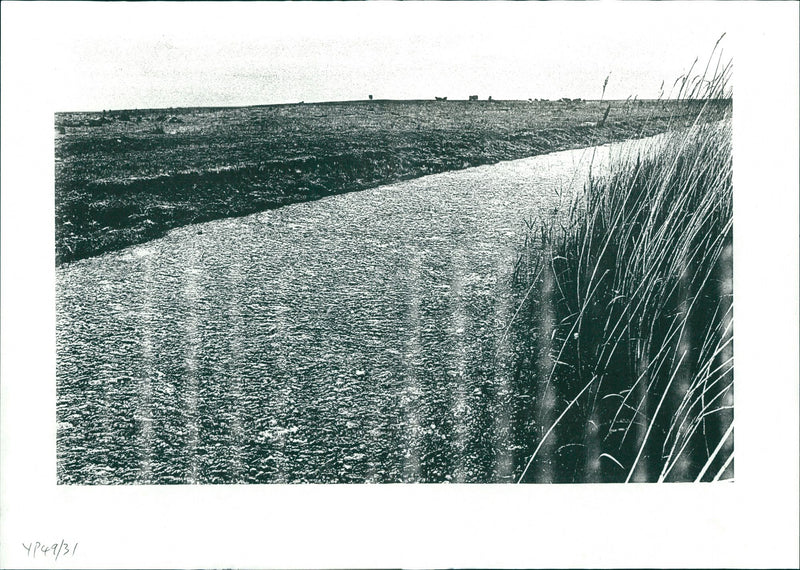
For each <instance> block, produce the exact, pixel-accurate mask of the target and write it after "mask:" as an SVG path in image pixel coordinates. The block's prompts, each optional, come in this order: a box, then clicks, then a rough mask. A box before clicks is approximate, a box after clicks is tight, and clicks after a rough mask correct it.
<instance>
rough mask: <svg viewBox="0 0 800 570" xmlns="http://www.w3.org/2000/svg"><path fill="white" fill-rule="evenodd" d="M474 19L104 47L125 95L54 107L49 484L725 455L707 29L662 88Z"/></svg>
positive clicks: (705, 471) (725, 144) (718, 189)
mask: <svg viewBox="0 0 800 570" xmlns="http://www.w3.org/2000/svg"><path fill="white" fill-rule="evenodd" d="M509 28H510V31H518V30H517V29H515V27H509ZM490 31H492V30H490ZM507 31H509V30H507ZM717 34H718V37H716V38H715V37H714V36H715V35H717ZM434 39H435V42H434V41H433V40H434ZM470 39H471V38H466V37H464V36H463V35H462V34H460V33H458V32H455V33H453V32H445V33H437V34H436V35H435V36H434V38H431V37H430V36H422V37H421V38H420V39H419V40H418V41H417V42H415V45H414V46H412V47H410V49H409V47H407V39H406V38H393V37H380V38H376V37H374V36H373V35H372V34H370V33H369V30H366V31H365V32H364V33H363V34H360V37H359V35H353V34H349V33H348V35H347V36H344V37H343V36H341V35H340V34H338V33H336V32H334V33H329V34H328V35H327V36H326V37H319V36H315V37H313V38H303V37H302V36H301V37H298V36H296V35H294V34H292V35H288V34H287V35H281V36H279V37H277V38H274V37H266V38H264V39H263V40H252V41H250V42H248V41H246V40H242V41H241V44H240V45H236V44H233V45H225V44H219V43H211V42H209V43H205V45H203V46H200V47H199V48H197V49H196V50H193V51H192V52H190V53H188V54H187V51H188V46H186V45H185V44H183V43H181V41H180V38H176V39H174V40H170V39H169V38H165V39H159V40H158V41H157V42H153V43H145V44H144V45H136V46H132V45H129V44H125V43H121V42H119V43H117V42H114V43H112V44H111V47H112V49H114V50H115V53H114V55H115V57H114V58H113V61H114V65H121V66H122V69H123V72H124V74H126V75H128V74H130V73H131V70H130V68H133V71H132V73H133V74H142V75H145V74H146V75H147V76H148V79H149V84H150V91H148V90H146V89H143V90H142V91H134V92H130V93H124V94H119V95H117V93H116V92H114V91H112V93H113V94H114V95H117V96H118V97H119V99H118V101H119V103H118V105H117V107H119V106H122V107H123V108H113V109H105V110H93V111H84V110H82V109H78V110H73V109H68V110H64V112H59V113H57V114H56V115H55V125H54V129H55V133H56V139H55V234H56V235H55V242H56V244H55V247H56V251H55V263H56V265H57V269H56V319H57V321H56V338H57V398H58V400H57V421H58V439H57V445H58V455H57V462H58V480H59V483H65V484H70V483H77V484H125V483H146V484H151V483H154V484H170V483H194V484H216V483H220V484H232V483H255V484H262V483H304V482H305V483H418V482H420V483H446V482H452V483H514V482H520V483H538V482H541V483H552V482H559V483H560V482H564V483H582V482H623V481H625V482H627V481H641V482H646V481H650V482H655V481H698V482H699V481H719V480H723V481H725V480H732V479H733V478H734V462H733V459H734V445H733V444H734V434H733V427H734V406H733V395H734V390H733V378H734V367H733V344H734V343H733V286H732V285H733V283H732V279H733V273H732V265H733V255H732V245H733V239H732V238H733V224H732V197H733V191H732V154H731V124H730V116H731V112H732V107H733V98H732V89H731V85H730V82H731V76H732V65H731V61H730V58H729V57H726V52H725V49H724V48H725V32H724V30H708V31H707V33H706V34H704V35H702V36H700V37H699V38H698V40H699V41H698V42H697V44H696V45H693V46H684V48H689V50H694V51H695V52H697V53H703V52H705V53H706V57H705V59H704V60H699V59H698V60H696V61H690V60H688V58H687V60H686V61H685V67H686V71H685V72H684V73H683V74H682V75H680V76H678V77H675V78H672V77H669V78H666V79H665V81H663V82H662V84H660V86H659V85H657V84H655V81H654V79H653V78H652V77H653V75H656V74H657V73H659V72H661V71H662V70H664V71H666V70H668V69H670V68H669V67H668V66H667V65H666V62H664V61H661V62H658V66H657V67H656V65H655V62H653V68H654V69H648V70H647V72H643V70H636V69H634V70H632V71H631V70H628V69H625V68H623V69H620V75H621V76H622V79H617V76H616V74H614V73H613V71H610V72H607V73H606V74H605V75H604V71H605V68H603V67H600V65H601V62H600V61H598V58H596V57H589V54H588V52H587V51H586V48H587V47H588V46H586V45H585V44H584V45H580V44H578V45H575V46H574V47H573V50H572V52H571V53H570V55H569V57H568V58H563V63H562V66H563V67H562V69H561V70H560V71H559V70H558V63H559V60H561V59H562V56H561V55H560V53H559V52H558V51H557V50H555V51H553V52H551V55H550V56H549V57H545V58H542V57H541V56H539V58H537V59H539V61H538V62H536V63H538V66H539V67H540V69H536V67H535V66H534V63H535V62H533V61H531V60H530V59H529V56H530V55H531V54H535V53H541V52H542V48H543V47H544V46H543V45H542V44H543V43H545V42H547V43H550V42H551V41H552V38H547V37H544V38H542V37H539V38H530V37H526V36H525V35H522V34H520V35H519V36H516V37H512V38H506V39H505V40H504V41H501V38H499V37H497V36H494V34H491V35H490V38H486V39H484V38H480V36H479V40H482V41H479V42H477V43H471V45H470V43H468V40H470ZM488 39H491V40H493V41H497V42H500V43H497V44H493V43H492V42H490V41H487V40H488ZM703 40H705V41H703ZM442 43H444V45H441V44H442ZM437 44H439V45H437ZM403 49H406V50H408V52H407V53H402V50H403ZM83 50H84V51H83V53H81V54H80V55H81V61H82V67H84V68H86V69H87V71H88V69H89V68H90V66H91V67H92V71H99V72H100V73H101V74H102V76H101V78H100V81H102V82H103V83H107V82H114V83H115V84H116V85H124V84H125V82H131V81H132V82H134V83H138V81H137V80H136V79H135V78H130V77H128V78H123V76H122V75H121V74H120V73H119V71H118V70H117V69H114V68H113V67H112V68H110V69H104V68H103V67H102V66H103V65H104V64H105V63H106V61H104V60H105V59H106V58H107V57H108V55H107V53H106V52H103V51H98V50H96V47H95V46H92V45H89V46H85V47H83ZM681 51H688V50H681ZM398 52H399V53H401V56H400V58H398V59H399V61H398V60H395V62H394V63H393V64H391V65H388V67H387V60H390V59H395V57H396V56H395V55H394V54H397V53H398ZM427 52H433V53H434V54H435V55H436V56H437V57H436V61H439V62H446V64H445V65H441V64H440V65H437V66H436V67H435V68H430V67H428V68H424V69H411V68H410V67H411V65H413V64H414V63H416V62H417V61H418V60H419V59H422V58H423V57H424V56H425V54H426V53H427ZM273 54H287V57H280V58H279V59H275V58H274V55H273ZM676 56H677V54H675V55H673V56H672V57H671V58H670V61H669V64H670V65H672V66H674V67H672V69H673V70H679V69H681V67H680V65H681V63H682V62H680V61H675V59H674V58H675V57H676ZM177 58H181V59H180V60H178V59H177ZM182 58H188V61H183V59H182ZM501 58H502V59H501ZM573 58H574V59H573ZM542 59H544V61H541V60H542ZM176 61H181V63H180V64H177V65H181V66H182V67H184V70H183V73H180V71H181V70H179V69H174V68H173V66H175V65H176ZM199 61H202V64H201V65H200V66H197V63H198V62H199ZM490 62H495V63H490ZM337 63H338V64H339V66H340V67H341V69H337ZM608 63H609V65H619V64H620V63H619V62H608ZM92 64H96V66H95V65H92ZM409 64H411V65H409ZM378 66H381V67H383V69H384V71H380V70H379V69H377V68H378ZM440 66H441V68H440ZM511 66H513V68H514V69H511ZM481 67H482V68H484V69H485V74H486V75H482V74H481V73H480V72H478V71H476V70H475V69H476V68H478V69H480V68H481ZM564 67H566V68H567V69H566V70H564ZM606 67H608V66H606ZM208 69H218V70H219V73H220V74H221V76H222V77H223V78H224V77H230V78H231V81H230V82H226V83H220V82H213V83H210V84H208V85H204V84H203V83H202V82H201V80H202V79H203V78H204V76H205V75H206V70H208ZM323 69H327V70H332V71H329V72H328V73H326V74H323V73H321V71H322V70H323ZM515 70H516V73H514V71H515ZM522 70H528V71H525V72H523V71H522ZM565 71H566V72H565ZM198 72H199V73H198ZM432 72H436V73H437V75H439V77H438V78H437V79H436V80H435V81H431V79H432V78H430V77H428V76H429V75H430V74H431V73H432ZM173 74H175V76H176V77H175V79H174V82H173V81H170V82H169V83H168V79H169V78H170V77H171V76H173ZM420 75H422V77H420ZM648 80H649V81H651V82H653V84H652V85H647V84H646V82H647V81H648ZM615 84H616V85H615ZM167 85H168V89H167V88H166V87H167ZM112 89H113V87H112ZM155 89H158V91H155ZM470 89H472V90H470ZM154 91H155V92H154ZM472 91H479V92H480V93H479V94H471V93H472ZM626 91H627V92H628V96H627V97H625V98H623V97H622V93H624V92H626ZM491 93H494V95H492V94H491ZM526 94H528V95H530V97H527V98H525V97H524V95H526ZM426 95H427V96H426ZM168 97H173V98H174V99H173V100H170V101H169V102H170V103H172V104H171V105H170V106H169V107H166V108H164V107H161V108H153V107H155V106H156V105H157V104H158V103H160V102H162V101H163V103H164V104H166V103H167V98H168ZM234 98H239V99H240V100H242V101H250V102H256V101H259V100H264V101H266V102H267V104H261V105H248V106H211V103H212V102H214V101H221V102H225V101H226V100H231V101H232V100H235V99H234ZM287 99H288V100H291V102H287V101H286V100H287ZM300 99H302V100H300ZM297 100H300V101H297ZM272 101H275V103H272V104H269V102H272ZM112 102H113V103H116V102H117V101H115V100H113V99H110V100H109V103H112ZM194 102H198V103H200V102H204V103H205V104H202V105H200V106H198V105H197V104H195V103H194ZM98 104H100V100H98ZM108 106H111V105H108Z"/></svg>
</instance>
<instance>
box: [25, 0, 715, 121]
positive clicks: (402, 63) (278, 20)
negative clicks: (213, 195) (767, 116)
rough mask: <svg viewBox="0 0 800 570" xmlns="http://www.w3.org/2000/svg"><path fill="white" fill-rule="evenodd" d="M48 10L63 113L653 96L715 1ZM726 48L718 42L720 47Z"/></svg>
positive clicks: (706, 49)
mask: <svg viewBox="0 0 800 570" xmlns="http://www.w3.org/2000/svg"><path fill="white" fill-rule="evenodd" d="M60 4H62V3H60V2H59V3H55V4H48V3H45V4H43V7H44V8H43V10H42V14H41V16H40V18H39V19H38V20H37V22H38V26H37V30H35V31H34V33H41V34H43V35H45V34H46V36H47V38H46V39H47V42H48V44H49V45H53V46H55V48H54V50H53V53H52V55H51V56H50V59H49V62H50V63H51V65H52V69H53V73H54V77H55V82H56V85H57V89H56V90H55V91H54V93H53V97H54V98H55V99H56V101H55V106H56V108H57V109H59V110H63V111H80V110H101V109H123V108H146V107H151V108H152V107H182V106H234V105H255V104H270V103H291V102H298V101H306V102H313V101H335V100H352V99H365V98H367V96H368V95H370V94H372V95H373V96H374V97H375V98H376V99H382V98H386V99H431V98H433V97H434V96H446V97H449V98H451V99H465V98H467V96H469V95H472V94H477V95H479V96H480V97H481V98H482V99H483V98H486V97H488V96H489V95H491V96H492V97H493V98H495V99H528V98H547V99H557V98H560V97H571V98H575V97H581V98H585V99H597V98H599V97H600V96H601V94H602V90H603V83H604V81H605V78H606V77H609V75H610V77H609V82H608V86H607V90H606V94H605V96H606V98H619V99H624V98H626V97H628V96H634V95H636V96H639V97H640V98H649V97H657V96H658V95H659V89H660V87H661V85H662V82H664V84H665V91H667V92H668V91H669V88H670V87H671V86H672V84H673V82H674V81H675V79H677V77H678V76H680V75H681V74H682V73H684V72H685V71H686V70H687V69H688V68H689V66H690V65H691V64H692V62H693V61H694V60H695V58H700V59H701V60H702V62H705V60H706V59H707V58H708V56H709V55H710V53H711V50H712V48H713V46H714V44H715V43H716V41H717V39H718V38H719V37H720V36H721V35H722V34H723V33H724V32H726V31H727V29H726V22H725V11H724V10H722V9H720V8H719V7H717V6H716V4H724V3H712V4H705V3H695V4H697V7H695V8H690V7H689V6H687V5H686V4H684V3H658V2H641V3H624V4H622V3H618V2H592V3H589V2H575V3H545V2H466V3H462V2H404V3H395V2H357V3H335V2H331V3H329V2H303V3H284V2H280V3H278V2H275V3H272V2H268V3H222V4H219V3H213V2H210V3H191V2H175V3H150V2H146V3H117V2H112V3H101V2H90V3H63V4H64V5H65V6H66V7H61V6H59V5H60ZM721 45H722V47H723V49H724V47H725V40H723V42H722V44H721Z"/></svg>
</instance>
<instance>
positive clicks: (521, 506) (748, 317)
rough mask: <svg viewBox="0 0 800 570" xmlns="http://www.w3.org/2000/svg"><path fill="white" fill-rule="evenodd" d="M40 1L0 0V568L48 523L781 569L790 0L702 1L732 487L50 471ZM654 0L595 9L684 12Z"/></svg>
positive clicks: (344, 551)
mask: <svg viewBox="0 0 800 570" xmlns="http://www.w3.org/2000/svg"><path fill="white" fill-rule="evenodd" d="M57 4H61V5H62V6H56V5H54V4H49V3H31V4H26V3H13V2H3V5H2V66H1V68H2V171H1V174H2V224H1V225H0V230H1V231H2V257H1V258H0V259H1V260H2V289H1V291H2V311H1V312H0V314H1V315H2V360H1V361H0V366H1V367H2V368H1V369H0V374H2V376H1V380H2V386H1V389H2V392H1V393H0V396H1V397H2V399H1V400H0V406H1V407H0V411H1V412H2V416H1V417H0V422H2V423H1V424H0V426H1V427H2V434H1V437H2V439H1V440H0V443H2V446H1V447H0V459H1V460H2V465H1V468H2V471H1V472H0V475H1V476H2V477H0V485H2V487H0V515H1V517H0V525H2V526H0V548H1V549H2V551H0V566H3V567H14V568H28V567H30V568H41V567H52V566H54V564H53V562H52V560H42V559H37V560H36V561H32V560H29V559H27V558H26V557H25V551H24V549H23V548H22V546H21V543H22V542H30V541H36V540H42V541H45V540H47V541H53V540H58V539H61V538H64V539H65V540H68V541H78V542H79V549H80V555H76V557H74V558H69V559H68V558H62V559H61V560H60V561H59V562H58V563H57V564H56V565H57V566H59V567H65V568H66V567H82V568H109V567H137V568H170V567H181V568H185V567H236V568H240V567H241V568H251V567H253V568H356V567H407V568H411V567H580V566H584V567H585V566H593V567H636V566H638V567H653V566H656V567H712V566H713V567H797V565H798V546H797V542H798V541H797V537H798V532H800V529H798V502H799V501H798V499H799V497H798V447H799V444H798V121H800V117H799V116H798V75H797V73H798V72H797V69H798V26H797V22H798V4H797V3H794V2H787V3H760V2H743V3H740V2H736V3H724V2H720V3H715V4H702V6H703V8H702V9H704V10H719V11H720V14H723V13H724V14H725V15H726V18H730V19H731V20H732V21H733V22H734V25H733V26H732V29H730V30H728V33H729V35H730V38H729V45H732V46H733V48H734V50H735V55H734V57H735V71H734V82H735V89H736V91H735V99H734V120H735V130H734V153H735V179H734V188H735V190H734V191H735V223H734V231H735V262H734V264H735V267H734V271H735V286H734V291H735V302H736V306H735V327H736V336H735V339H736V340H735V357H736V364H735V382H736V410H735V415H736V428H737V429H736V435H735V437H736V440H735V441H736V443H735V448H736V481H735V483H732V484H722V485H716V486H711V485H666V486H658V485H635V486H622V485H600V486H595V485H583V486H572V485H568V486H546V485H541V486H535V485H529V486H494V485H481V486H477V485H474V486H444V485H442V486H428V485H381V486H345V485H340V486H317V485H307V486H282V485H275V486H243V487H234V486H224V487H212V486H207V487H187V486H177V487H58V486H56V485H55V461H54V454H55V422H54V417H55V404H54V402H55V333H54V305H55V299H54V267H53V263H52V260H53V237H52V236H53V231H54V230H53V217H54V215H53V214H54V212H53V192H52V188H53V112H54V111H55V110H56V109H54V108H53V106H52V94H53V92H54V90H57V89H58V85H57V84H55V83H54V82H53V78H54V77H55V70H54V69H52V53H53V52H52V50H54V49H58V45H57V42H55V41H54V40H55V38H57V37H58V36H59V35H60V34H63V33H64V30H65V29H66V30H68V29H69V26H70V11H69V5H68V4H67V5H66V6H64V4H66V3H57ZM664 4H669V6H668V7H665V6H664V5H661V6H660V7H656V6H655V3H654V4H653V5H651V4H650V3H647V4H642V3H638V4H637V5H635V6H632V7H630V8H621V7H619V6H618V5H616V4H615V3H604V6H609V10H612V8H611V6H614V7H613V12H611V11H610V14H612V13H613V14H616V15H619V14H620V11H623V13H628V12H625V11H627V10H629V11H630V14H631V16H630V18H631V19H630V22H631V25H632V26H635V25H637V22H639V21H640V20H639V18H651V19H652V18H657V17H658V11H659V10H675V11H679V12H682V13H684V14H685V16H686V18H691V17H692V14H693V10H697V9H701V8H697V7H696V6H698V3H664ZM98 6H100V7H99V8H98V10H99V9H101V8H102V9H103V10H109V9H113V8H111V7H110V6H109V5H108V4H102V3H99V4H98ZM220 9H221V10H235V9H243V8H242V6H241V5H239V6H238V7H236V6H235V5H234V6H231V5H229V6H228V7H224V6H223V7H220ZM370 9H381V8H380V7H377V8H373V7H371V8H370ZM439 9H441V8H439ZM449 9H451V10H456V11H457V10H458V9H459V5H458V4H452V5H451V7H450V8H449ZM550 9H555V10H563V11H564V13H565V14H568V13H569V11H570V10H574V9H575V8H574V7H573V6H566V5H564V7H563V8H559V7H556V8H550ZM642 21H643V20H642ZM442 25H446V22H443V23H442ZM597 25H602V21H598V22H597ZM143 33H145V32H144V31H143ZM665 49H669V46H665Z"/></svg>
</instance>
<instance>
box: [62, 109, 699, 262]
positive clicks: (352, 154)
mask: <svg viewBox="0 0 800 570" xmlns="http://www.w3.org/2000/svg"><path fill="white" fill-rule="evenodd" d="M609 106H610V110H609V111H608V113H606V111H607V110H608V109H609ZM696 114H697V109H696V104H695V103H693V102H685V101H684V102H669V103H665V102H663V101H661V102H657V101H638V102H635V103H630V102H624V101H612V102H599V101H588V102H582V103H561V102H549V101H546V102H522V101H493V102H489V101H478V102H466V101H447V102H433V101H430V102H429V101H363V102H346V103H320V104H298V105H277V106H264V107H245V108H214V109H209V108H205V109H200V108H195V109H168V110H166V109H161V110H152V109H151V110H132V111H109V112H104V113H59V114H57V115H56V117H55V125H56V140H55V180H56V182H55V186H56V187H55V190H56V191H55V200H56V263H57V264H62V263H65V262H69V261H73V260H76V259H82V258H86V257H91V256H93V255H97V254H100V253H103V252H106V251H113V250H117V249H121V248H123V247H126V246H129V245H132V244H136V243H142V242H145V241H148V240H150V239H153V238H156V237H159V236H161V235H163V234H164V233H165V232H166V231H167V230H169V229H171V228H175V227H178V226H183V225H187V224H191V223H196V222H202V221H209V220H213V219H218V218H224V217H230V216H241V215H245V214H249V213H253V212H257V211H262V210H266V209H271V208H276V207H279V206H283V205H285V204H290V203H295V202H304V201H308V200H314V199H317V198H320V197H323V196H327V195H331V194H339V193H343V192H351V191H354V190H363V189H365V188H370V187H374V186H377V185H381V184H386V183H390V182H394V181H398V180H403V179H410V178H415V177H419V176H423V175H426V174H433V173H437V172H443V171H447V170H456V169H462V168H467V167H471V166H478V165H482V164H491V163H496V162H499V161H502V160H510V159H517V158H523V157H526V156H532V155H536V154H543V153H548V152H553V151H556V150H564V149H570V148H579V147H584V146H590V145H597V144H603V143H606V142H611V141H616V140H622V139H627V138H633V137H640V136H646V135H652V134H656V133H659V132H663V131H665V130H667V129H670V128H673V127H677V126H685V125H686V124H687V123H689V122H691V121H692V119H693V117H695V116H696ZM606 115H607V116H606ZM604 117H605V119H604ZM705 118H707V119H709V120H710V119H713V118H714V116H713V113H706V117H705Z"/></svg>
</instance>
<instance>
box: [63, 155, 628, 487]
mask: <svg viewBox="0 0 800 570" xmlns="http://www.w3.org/2000/svg"><path fill="white" fill-rule="evenodd" d="M618 146H619V145H612V147H611V148H612V149H613V148H615V147H618ZM592 154H593V153H592V151H591V150H580V151H568V152H561V153H555V154H550V155H545V156H540V157H534V158H530V159H524V160H519V161H513V162H506V163H501V164H497V165H493V166H484V167H479V168H473V169H468V170H463V171H458V172H450V173H445V174H438V175H434V176H428V177H425V178H420V179H416V180H411V181H407V182H401V183H398V184H393V185H389V186H383V187H380V188H375V189H372V190H367V191H363V192H358V193H351V194H344V195H339V196H333V197H329V198H325V199H322V200H319V201H315V202H308V203H304V204H295V205H291V206H286V207H284V208H281V209H278V210H273V211H268V212H263V213H260V214H256V215H252V216H248V217H245V218H237V219H227V220H220V221H215V222H210V223H205V224H201V225H195V226H188V227H183V228H179V229H176V230H173V231H172V232H170V233H169V234H168V235H166V236H165V237H164V238H162V239H158V240H155V241H152V242H149V243H147V244H144V245H140V246H135V247H131V248H128V249H125V250H122V251H118V252H113V253H110V254H106V255H103V256H100V257H96V258H91V259H86V260H82V261H79V262H76V263H72V264H69V265H66V266H62V267H61V268H59V269H58V272H57V320H58V322H57V339H58V365H57V377H58V412H57V415H58V440H57V441H58V478H59V481H60V482H62V483H237V482H249V483H283V482H317V483H324V482H417V481H419V482H440V481H453V482H505V481H512V480H514V476H515V475H518V474H519V472H520V470H521V469H522V467H523V466H524V463H525V461H526V460H527V457H528V455H529V453H530V442H531V440H532V435H531V434H532V430H534V429H536V426H533V425H532V424H531V421H530V417H531V414H530V413H529V409H530V408H531V401H532V398H533V396H532V395H531V394H529V393H527V391H526V388H525V387H524V386H517V385H516V384H515V380H514V377H513V366H512V364H513V354H512V353H511V350H512V349H511V347H512V345H513V344H512V343H511V341H510V339H509V338H508V335H507V333H506V331H507V327H508V325H509V322H510V319H511V317H512V316H513V313H514V310H515V306H514V303H513V300H512V298H511V290H510V286H509V282H510V277H511V271H512V269H513V262H514V259H515V256H516V248H517V247H518V246H519V245H520V244H521V243H522V239H523V238H522V236H523V235H524V227H525V226H524V220H525V219H526V218H530V217H532V216H536V215H541V214H544V213H546V212H548V211H549V210H551V209H552V208H553V207H555V206H556V205H557V204H558V201H559V195H562V199H566V198H567V197H569V196H571V194H572V192H573V190H574V189H575V188H579V187H580V186H581V185H582V184H583V180H584V178H585V176H586V173H587V171H588V165H589V159H590V158H591V157H592ZM608 155H609V147H603V148H600V150H599V151H598V152H597V156H595V158H594V161H595V165H594V167H593V168H594V169H595V170H597V169H598V168H599V167H600V166H599V165H602V164H603V163H605V162H606V161H607V157H608Z"/></svg>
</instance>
